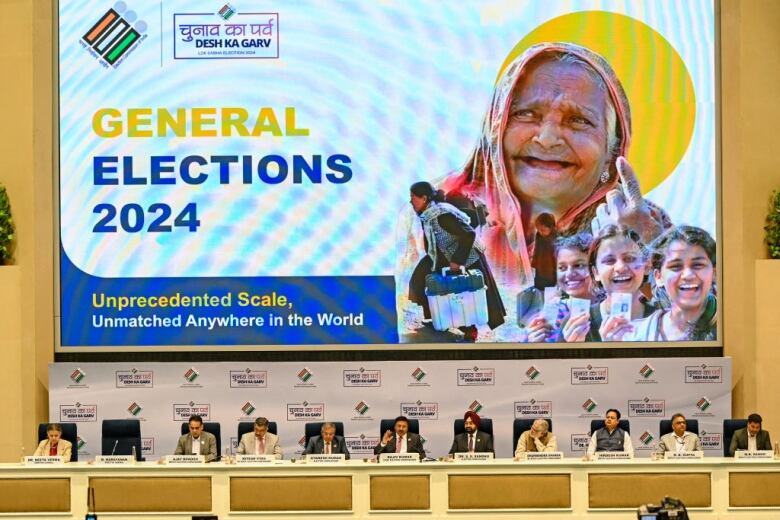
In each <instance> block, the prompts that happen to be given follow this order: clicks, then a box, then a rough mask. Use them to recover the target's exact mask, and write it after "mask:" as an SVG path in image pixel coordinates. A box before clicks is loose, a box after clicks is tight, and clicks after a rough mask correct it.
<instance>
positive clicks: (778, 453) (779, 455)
mask: <svg viewBox="0 0 780 520" xmlns="http://www.w3.org/2000/svg"><path fill="white" fill-rule="evenodd" d="M775 460H780V442H775Z"/></svg>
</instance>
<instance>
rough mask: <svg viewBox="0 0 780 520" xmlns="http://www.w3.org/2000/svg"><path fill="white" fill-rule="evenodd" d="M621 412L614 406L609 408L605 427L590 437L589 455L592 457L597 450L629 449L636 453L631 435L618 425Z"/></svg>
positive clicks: (628, 450)
mask: <svg viewBox="0 0 780 520" xmlns="http://www.w3.org/2000/svg"><path fill="white" fill-rule="evenodd" d="M619 421H620V412H619V411H618V410H616V409H614V408H610V409H609V410H607V415H606V416H605V418H604V427H603V428H599V429H598V430H596V431H595V432H593V435H592V436H591V438H590V444H589V445H588V457H592V456H593V454H594V453H596V452H597V451H627V452H629V453H631V454H633V453H634V447H633V445H632V444H631V436H630V435H629V434H628V432H626V431H623V429H622V428H620V427H619V426H618V424H619Z"/></svg>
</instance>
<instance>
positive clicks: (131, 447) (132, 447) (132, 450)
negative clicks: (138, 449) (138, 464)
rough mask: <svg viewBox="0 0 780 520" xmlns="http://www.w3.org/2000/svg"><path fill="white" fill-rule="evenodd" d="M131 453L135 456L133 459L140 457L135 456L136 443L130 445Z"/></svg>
mask: <svg viewBox="0 0 780 520" xmlns="http://www.w3.org/2000/svg"><path fill="white" fill-rule="evenodd" d="M130 455H132V456H133V460H134V461H135V460H138V458H137V457H136V456H135V444H134V445H132V446H130Z"/></svg>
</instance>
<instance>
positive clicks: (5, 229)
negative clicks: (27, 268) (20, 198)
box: [0, 186, 14, 265]
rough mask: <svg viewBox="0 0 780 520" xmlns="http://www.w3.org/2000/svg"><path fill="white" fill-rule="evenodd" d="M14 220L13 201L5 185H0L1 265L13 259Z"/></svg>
mask: <svg viewBox="0 0 780 520" xmlns="http://www.w3.org/2000/svg"><path fill="white" fill-rule="evenodd" d="M13 241H14V221H13V219H12V218H11V203H10V202H9V201H8V193H6V191H5V186H0V265H6V264H10V263H11V261H12V260H13Z"/></svg>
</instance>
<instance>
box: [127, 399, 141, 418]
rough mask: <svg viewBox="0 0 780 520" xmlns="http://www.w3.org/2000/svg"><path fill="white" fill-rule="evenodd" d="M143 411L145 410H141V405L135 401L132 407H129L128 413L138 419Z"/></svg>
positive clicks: (131, 404)
mask: <svg viewBox="0 0 780 520" xmlns="http://www.w3.org/2000/svg"><path fill="white" fill-rule="evenodd" d="M141 410H143V408H141V405H140V404H138V403H137V402H135V401H133V402H132V403H130V406H128V407H127V411H128V412H130V415H132V416H133V417H138V414H139V413H141Z"/></svg>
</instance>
